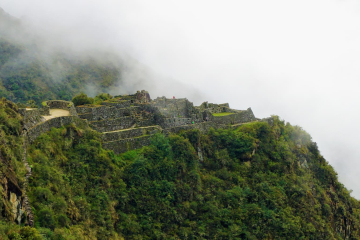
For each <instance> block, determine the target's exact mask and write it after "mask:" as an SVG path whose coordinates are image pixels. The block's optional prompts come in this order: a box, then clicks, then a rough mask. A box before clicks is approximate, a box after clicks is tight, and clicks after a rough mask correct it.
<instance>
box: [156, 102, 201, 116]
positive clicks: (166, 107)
mask: <svg viewBox="0 0 360 240" xmlns="http://www.w3.org/2000/svg"><path fill="white" fill-rule="evenodd" d="M151 104H152V105H153V106H154V107H157V108H158V109H159V111H160V112H161V114H163V115H164V116H165V117H167V118H174V117H178V118H190V117H191V115H192V114H197V113H200V112H199V111H198V110H197V109H196V108H195V107H194V105H193V103H191V102H189V101H188V100H187V99H186V98H177V99H169V98H165V97H158V98H157V99H155V100H154V101H152V102H151Z"/></svg>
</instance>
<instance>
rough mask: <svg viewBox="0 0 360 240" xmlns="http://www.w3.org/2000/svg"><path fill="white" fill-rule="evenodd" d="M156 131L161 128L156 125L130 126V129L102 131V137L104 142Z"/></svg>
mask: <svg viewBox="0 0 360 240" xmlns="http://www.w3.org/2000/svg"><path fill="white" fill-rule="evenodd" d="M158 131H161V129H160V128H159V127H158V126H152V127H141V128H131V129H125V130H119V131H113V132H106V133H103V134H102V139H103V141H104V142H112V141H117V140H120V139H125V138H134V137H140V136H143V135H151V134H154V133H156V132H158Z"/></svg>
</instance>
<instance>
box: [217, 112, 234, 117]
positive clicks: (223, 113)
mask: <svg viewBox="0 0 360 240" xmlns="http://www.w3.org/2000/svg"><path fill="white" fill-rule="evenodd" d="M231 114H234V113H231V112H222V113H213V114H212V115H213V116H214V117H222V116H227V115H231Z"/></svg>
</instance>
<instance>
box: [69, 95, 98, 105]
mask: <svg viewBox="0 0 360 240" xmlns="http://www.w3.org/2000/svg"><path fill="white" fill-rule="evenodd" d="M72 102H73V103H74V105H75V106H79V105H85V104H92V103H94V99H93V98H91V97H88V96H87V95H86V94H85V93H80V94H78V95H76V96H75V97H73V99H72Z"/></svg>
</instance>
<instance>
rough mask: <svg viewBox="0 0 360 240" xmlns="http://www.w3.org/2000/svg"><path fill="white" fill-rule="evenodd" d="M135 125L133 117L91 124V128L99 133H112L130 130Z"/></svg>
mask: <svg viewBox="0 0 360 240" xmlns="http://www.w3.org/2000/svg"><path fill="white" fill-rule="evenodd" d="M134 124H135V120H134V119H133V118H132V117H121V118H116V119H106V120H102V121H94V122H90V127H91V128H92V129H94V130H96V131H98V132H111V131H116V130H121V129H125V128H130V127H132V126H133V125H134Z"/></svg>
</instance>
